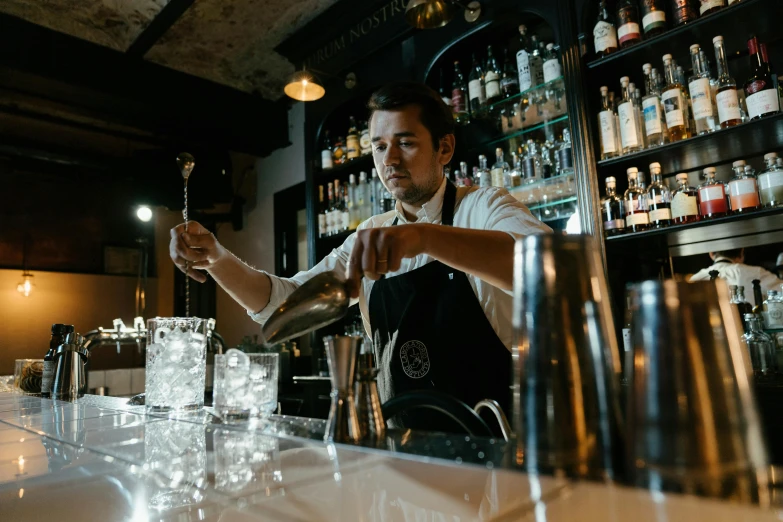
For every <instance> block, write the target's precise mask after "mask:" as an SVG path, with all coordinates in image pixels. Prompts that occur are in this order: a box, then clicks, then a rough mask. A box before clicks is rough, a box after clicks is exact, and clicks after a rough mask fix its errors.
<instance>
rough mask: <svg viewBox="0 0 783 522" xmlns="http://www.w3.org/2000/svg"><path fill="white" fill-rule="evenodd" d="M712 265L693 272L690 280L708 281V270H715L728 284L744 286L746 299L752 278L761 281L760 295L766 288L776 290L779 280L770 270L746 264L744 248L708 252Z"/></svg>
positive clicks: (750, 292) (748, 295)
mask: <svg viewBox="0 0 783 522" xmlns="http://www.w3.org/2000/svg"><path fill="white" fill-rule="evenodd" d="M710 259H712V266H709V267H707V268H703V269H701V270H699V271H698V272H696V273H695V274H693V276H692V277H691V278H690V281H708V280H709V279H710V272H712V271H713V270H714V271H717V272H718V277H719V278H721V279H725V280H726V283H727V284H728V285H736V286H744V287H745V296H746V299H747V298H748V297H750V296H751V295H752V292H753V280H754V279H758V280H759V281H761V295H762V296H764V297H766V295H767V291H768V290H778V289H779V288H780V280H779V279H778V278H777V276H775V274H773V273H772V272H770V271H768V270H765V269H763V268H761V267H760V266H753V265H746V264H745V263H744V261H745V249H744V248H736V249H733V250H723V251H720V252H710Z"/></svg>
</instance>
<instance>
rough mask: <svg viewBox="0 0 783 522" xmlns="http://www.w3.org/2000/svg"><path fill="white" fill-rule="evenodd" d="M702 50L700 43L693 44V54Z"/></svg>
mask: <svg viewBox="0 0 783 522" xmlns="http://www.w3.org/2000/svg"><path fill="white" fill-rule="evenodd" d="M700 50H701V47H699V44H693V45H691V54H694V53H698V52H699V51H700Z"/></svg>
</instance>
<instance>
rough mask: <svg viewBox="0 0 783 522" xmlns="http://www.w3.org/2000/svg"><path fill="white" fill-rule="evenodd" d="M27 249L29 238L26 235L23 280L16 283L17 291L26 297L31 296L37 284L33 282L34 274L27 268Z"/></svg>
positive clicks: (23, 250) (23, 254) (23, 249)
mask: <svg viewBox="0 0 783 522" xmlns="http://www.w3.org/2000/svg"><path fill="white" fill-rule="evenodd" d="M27 250H28V239H27V237H25V239H24V245H23V246H22V280H21V281H20V282H19V284H18V285H16V291H17V292H19V293H20V294H22V295H23V296H25V297H30V294H31V293H32V292H33V290H34V289H35V284H33V274H31V273H30V271H29V270H27Z"/></svg>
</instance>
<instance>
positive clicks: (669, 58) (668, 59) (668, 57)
mask: <svg viewBox="0 0 783 522" xmlns="http://www.w3.org/2000/svg"><path fill="white" fill-rule="evenodd" d="M671 61H672V55H671V54H664V55H663V63H664V64H665V63H666V62H671Z"/></svg>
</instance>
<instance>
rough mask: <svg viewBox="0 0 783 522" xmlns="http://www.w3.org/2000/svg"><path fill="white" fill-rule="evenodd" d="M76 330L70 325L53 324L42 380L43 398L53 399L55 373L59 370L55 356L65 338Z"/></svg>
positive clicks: (44, 360) (44, 359)
mask: <svg viewBox="0 0 783 522" xmlns="http://www.w3.org/2000/svg"><path fill="white" fill-rule="evenodd" d="M73 330H74V328H73V326H72V325H70V324H53V325H52V330H51V332H52V336H51V337H50V338H49V351H47V352H46V355H44V358H43V375H42V378H41V397H45V398H48V397H51V396H52V387H53V386H54V373H55V370H56V369H57V362H56V360H55V354H56V352H57V348H59V346H60V345H61V344H63V343H64V342H65V336H66V335H68V334H69V333H72V332H73Z"/></svg>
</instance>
